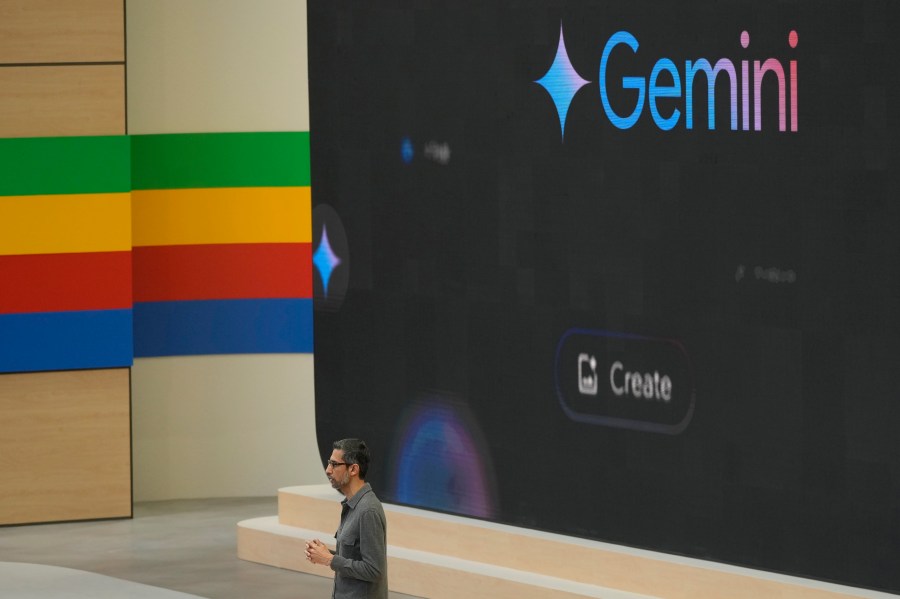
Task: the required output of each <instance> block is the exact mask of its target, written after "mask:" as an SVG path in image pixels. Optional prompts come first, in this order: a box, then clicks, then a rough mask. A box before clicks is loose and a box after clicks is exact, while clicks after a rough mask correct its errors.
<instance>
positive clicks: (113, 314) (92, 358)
mask: <svg viewBox="0 0 900 599" xmlns="http://www.w3.org/2000/svg"><path fill="white" fill-rule="evenodd" d="M131 327H132V317H131V310H82V311H78V312H37V313H32V314H0V331H3V332H4V335H3V337H2V338H0V364H2V365H3V371H4V372H36V371H42V370H77V369H87V368H116V367H124V366H131V364H132V361H133V360H132V348H133V342H132V335H131Z"/></svg>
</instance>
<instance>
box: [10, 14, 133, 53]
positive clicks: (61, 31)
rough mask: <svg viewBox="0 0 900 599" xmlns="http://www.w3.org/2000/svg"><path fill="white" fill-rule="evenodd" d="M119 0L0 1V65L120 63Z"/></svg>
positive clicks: (122, 24) (122, 46)
mask: <svg viewBox="0 0 900 599" xmlns="http://www.w3.org/2000/svg"><path fill="white" fill-rule="evenodd" d="M124 11H125V7H124V2H123V0H77V1H73V0H0V63H3V64H24V63H29V64H31V63H60V62H122V61H124V60H125V36H124V28H125V16H124Z"/></svg>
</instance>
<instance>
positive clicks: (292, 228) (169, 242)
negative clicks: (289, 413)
mask: <svg viewBox="0 0 900 599" xmlns="http://www.w3.org/2000/svg"><path fill="white" fill-rule="evenodd" d="M132 156H133V157H134V167H133V180H132V181H133V183H132V184H133V187H134V190H135V191H133V192H132V210H133V220H134V227H133V245H134V252H133V255H134V263H133V267H134V275H133V276H134V300H135V306H134V321H135V323H134V337H135V355H136V356H139V357H149V356H169V355H194V354H222V353H281V352H311V351H312V300H311V297H312V260H311V248H310V246H311V240H312V233H311V222H310V219H311V211H312V209H311V200H310V190H309V135H308V134H307V133H212V134H183V135H139V136H134V137H133V138H132Z"/></svg>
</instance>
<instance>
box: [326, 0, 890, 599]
mask: <svg viewBox="0 0 900 599" xmlns="http://www.w3.org/2000/svg"><path fill="white" fill-rule="evenodd" d="M898 15H900V7H898V6H897V5H896V3H894V2H890V1H888V0H884V1H881V2H874V1H852V2H851V1H848V2H827V1H826V2H822V1H818V0H816V1H813V0H810V1H802V2H801V1H781V2H768V1H764V2H718V1H703V2H698V1H695V0H691V1H689V2H645V1H640V2H635V1H624V0H622V1H619V0H616V1H613V2H599V1H596V2H595V1H587V0H578V1H574V0H573V1H571V2H563V1H553V2H550V1H547V2H536V1H520V0H516V1H513V0H509V1H506V2H497V1H493V2H457V1H453V2H449V1H448V2H418V1H416V2H412V1H411V2H402V3H392V2H377V3H370V2H310V3H309V40H310V48H309V56H310V103H311V104H310V106H311V127H310V128H311V131H312V134H311V150H312V155H311V156H312V193H313V205H314V212H313V226H314V233H313V248H314V250H315V263H316V266H317V273H318V275H317V277H316V280H315V285H316V293H315V306H316V310H315V362H316V369H315V378H316V421H317V432H318V439H319V444H320V447H321V451H322V454H323V456H327V455H328V454H329V453H330V447H331V446H330V444H331V441H332V440H334V439H338V438H343V437H348V436H359V437H363V438H365V439H366V440H367V441H368V442H369V443H370V445H371V446H372V448H373V452H374V456H375V465H374V466H373V468H372V470H371V472H370V477H369V479H370V481H371V482H372V483H373V486H374V487H375V489H376V491H377V492H378V494H379V495H380V496H381V497H382V499H384V500H387V501H389V502H394V503H400V504H406V505H414V506H420V507H425V508H429V509H434V510H439V511H444V512H450V513H456V514H464V515H470V516H474V517H479V518H486V519H490V520H494V521H498V522H504V523H508V524H514V525H519V526H525V527H531V528H537V529H543V530H549V531H554V532H560V533H564V534H570V535H576V536H581V537H588V538H592V539H599V540H604V541H609V542H614V543H621V544H625V545H630V546H636V547H642V548H648V549H653V550H658V551H664V552H670V553H676V554H683V555H688V556H693V557H699V558H706V559H712V560H717V561H723V562H728V563H733V564H739V565H744V566H750V567H756V568H762V569H767V570H773V571H780V572H787V573H792V574H799V575H802V576H808V577H813V578H818V579H825V580H832V581H836V582H841V583H845V584H851V585H857V586H863V587H870V588H879V589H885V590H891V591H900V567H898V563H900V392H898V389H900V308H898V306H900V189H898V173H900V168H898V167H900V164H898V140H900V122H898V117H897V115H896V114H895V113H893V112H892V111H894V110H896V109H897V107H898V106H900V101H898V100H900V98H898V92H900V74H898V73H900V69H898V67H897V64H896V60H897V58H898V56H900V52H898V50H897V48H896V41H895V40H896V34H897V32H898V31H900V17H898Z"/></svg>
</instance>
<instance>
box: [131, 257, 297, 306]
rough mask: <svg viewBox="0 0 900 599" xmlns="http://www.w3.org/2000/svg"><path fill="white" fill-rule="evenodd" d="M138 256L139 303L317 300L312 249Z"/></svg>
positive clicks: (136, 287)
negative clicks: (205, 300) (314, 298)
mask: <svg viewBox="0 0 900 599" xmlns="http://www.w3.org/2000/svg"><path fill="white" fill-rule="evenodd" d="M133 255H134V270H135V272H138V273H141V275H140V276H139V277H136V278H135V280H134V300H135V301H136V302H160V301H177V300H198V299H242V298H243V299H264V298H281V299H287V298H309V297H312V272H311V265H312V256H311V255H310V246H309V244H306V243H259V244H215V245H184V246H171V245H164V246H157V247H140V248H135V249H134V254H133Z"/></svg>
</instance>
